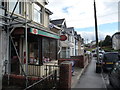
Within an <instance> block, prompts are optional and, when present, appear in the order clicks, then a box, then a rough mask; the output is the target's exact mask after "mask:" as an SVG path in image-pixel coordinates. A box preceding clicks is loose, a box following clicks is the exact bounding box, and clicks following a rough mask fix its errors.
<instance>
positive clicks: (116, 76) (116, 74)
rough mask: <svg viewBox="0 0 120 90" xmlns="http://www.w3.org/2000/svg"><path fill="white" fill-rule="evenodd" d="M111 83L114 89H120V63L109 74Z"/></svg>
mask: <svg viewBox="0 0 120 90" xmlns="http://www.w3.org/2000/svg"><path fill="white" fill-rule="evenodd" d="M109 83H110V85H112V86H113V87H114V88H120V61H118V62H117V63H116V64H115V65H114V68H113V70H112V71H111V72H110V74H109Z"/></svg>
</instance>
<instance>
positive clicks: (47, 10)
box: [45, 8, 53, 15]
mask: <svg viewBox="0 0 120 90" xmlns="http://www.w3.org/2000/svg"><path fill="white" fill-rule="evenodd" d="M45 11H46V12H47V13H48V14H49V15H52V14H53V12H51V11H50V10H49V9H47V8H45Z"/></svg>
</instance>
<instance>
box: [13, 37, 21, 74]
mask: <svg viewBox="0 0 120 90" xmlns="http://www.w3.org/2000/svg"><path fill="white" fill-rule="evenodd" d="M19 41H20V38H19V37H14V38H13V42H14V44H13V43H12V42H11V73H12V74H19V73H20V67H19V60H18V56H17V54H16V52H17V53H18V54H19V43H20V42H19ZM15 48H16V49H15Z"/></svg>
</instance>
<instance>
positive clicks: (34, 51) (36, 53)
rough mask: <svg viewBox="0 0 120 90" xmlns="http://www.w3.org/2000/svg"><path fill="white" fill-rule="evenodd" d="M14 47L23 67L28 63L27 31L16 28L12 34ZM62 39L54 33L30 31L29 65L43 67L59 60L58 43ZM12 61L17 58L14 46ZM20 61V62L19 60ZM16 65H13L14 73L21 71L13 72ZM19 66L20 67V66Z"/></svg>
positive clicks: (33, 29) (12, 48) (30, 29)
mask: <svg viewBox="0 0 120 90" xmlns="http://www.w3.org/2000/svg"><path fill="white" fill-rule="evenodd" d="M12 38H13V41H14V46H15V47H16V49H17V52H18V55H19V56H20V58H21V60H20V62H21V63H22V65H24V64H25V63H26V52H25V50H26V49H25V29H24V28H16V29H15V30H14V32H13V34H12ZM59 38H60V37H59V36H57V35H54V34H52V33H48V32H45V31H42V30H38V29H35V28H29V29H28V65H35V66H41V65H43V64H44V63H46V62H50V61H52V60H57V46H58V45H57V41H58V39H59ZM11 53H12V55H11V61H12V62H14V61H15V60H14V59H18V58H17V54H16V51H15V48H14V47H13V45H11ZM17 61H18V60H17ZM13 66H16V65H15V63H14V64H13V65H11V70H12V72H15V71H18V72H19V71H20V70H19V68H18V69H17V70H13V69H14V67H13ZM18 66H19V65H18Z"/></svg>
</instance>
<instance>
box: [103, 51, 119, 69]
mask: <svg viewBox="0 0 120 90" xmlns="http://www.w3.org/2000/svg"><path fill="white" fill-rule="evenodd" d="M118 60H119V58H118V52H106V53H104V54H103V59H102V68H103V71H106V70H107V71H110V70H111V69H112V68H113V65H114V64H115V63H116V62H117V61H118Z"/></svg>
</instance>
